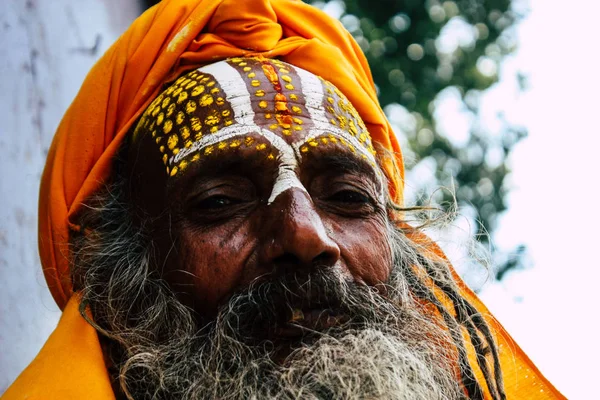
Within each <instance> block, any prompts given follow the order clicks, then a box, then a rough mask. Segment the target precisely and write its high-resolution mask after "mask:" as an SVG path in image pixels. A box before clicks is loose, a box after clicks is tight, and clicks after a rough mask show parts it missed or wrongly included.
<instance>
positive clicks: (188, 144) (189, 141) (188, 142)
mask: <svg viewBox="0 0 600 400" xmlns="http://www.w3.org/2000/svg"><path fill="white" fill-rule="evenodd" d="M193 144H194V142H192V141H191V140H186V141H185V144H184V146H185V148H186V149H189V148H190V147H192V145H193Z"/></svg>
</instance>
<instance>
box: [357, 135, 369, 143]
mask: <svg viewBox="0 0 600 400" xmlns="http://www.w3.org/2000/svg"><path fill="white" fill-rule="evenodd" d="M358 140H360V141H361V142H364V141H365V140H367V135H365V134H364V133H361V134H360V136H359V137H358Z"/></svg>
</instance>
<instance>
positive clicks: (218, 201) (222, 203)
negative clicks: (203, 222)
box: [196, 196, 240, 210]
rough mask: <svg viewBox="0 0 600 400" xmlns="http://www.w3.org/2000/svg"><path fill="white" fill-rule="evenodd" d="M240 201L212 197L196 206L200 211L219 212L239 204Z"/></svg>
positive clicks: (225, 197) (224, 197) (223, 197)
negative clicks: (221, 209) (218, 210)
mask: <svg viewBox="0 0 600 400" xmlns="http://www.w3.org/2000/svg"><path fill="white" fill-rule="evenodd" d="M239 202H240V201H239V200H236V199H232V198H231V197H227V196H211V197H208V198H206V199H204V200H202V201H200V202H198V203H197V204H196V208H197V209H200V210H217V209H220V208H225V207H229V206H232V205H235V204H238V203H239Z"/></svg>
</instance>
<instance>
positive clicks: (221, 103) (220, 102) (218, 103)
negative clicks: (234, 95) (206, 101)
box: [217, 97, 225, 106]
mask: <svg viewBox="0 0 600 400" xmlns="http://www.w3.org/2000/svg"><path fill="white" fill-rule="evenodd" d="M223 104H225V99H224V98H222V97H217V105H218V106H222V105H223Z"/></svg>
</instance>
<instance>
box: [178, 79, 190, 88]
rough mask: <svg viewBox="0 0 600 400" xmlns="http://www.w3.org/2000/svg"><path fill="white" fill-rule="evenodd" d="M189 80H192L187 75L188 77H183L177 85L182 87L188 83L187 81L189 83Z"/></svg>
mask: <svg viewBox="0 0 600 400" xmlns="http://www.w3.org/2000/svg"><path fill="white" fill-rule="evenodd" d="M191 81H192V80H191V79H190V78H189V77H188V78H185V79H184V80H183V82H181V83H180V84H179V86H181V87H184V86H185V85H187V84H188V83H190V82H191Z"/></svg>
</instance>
